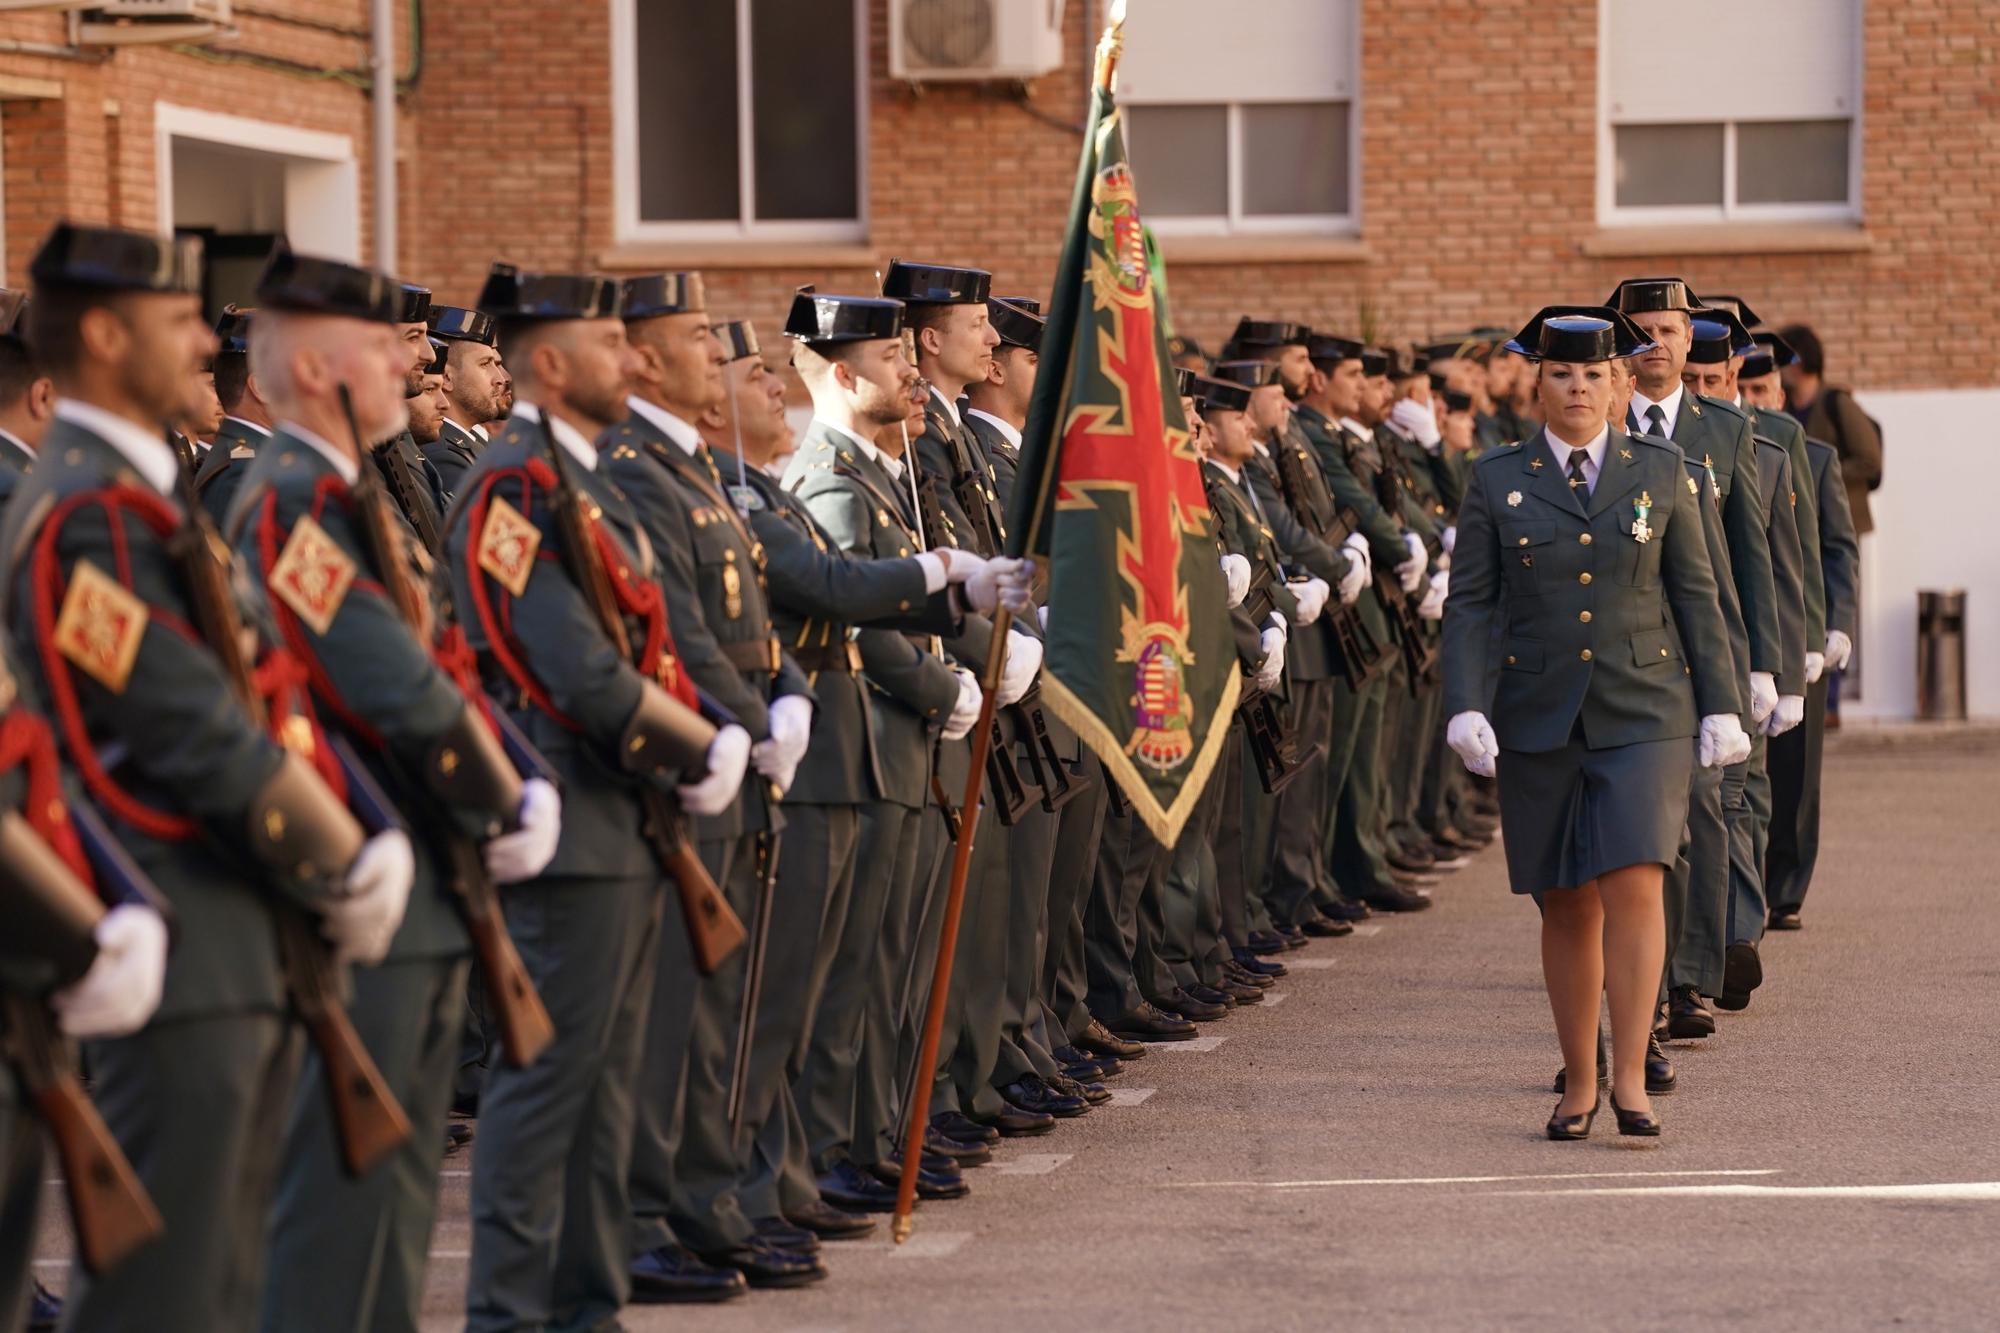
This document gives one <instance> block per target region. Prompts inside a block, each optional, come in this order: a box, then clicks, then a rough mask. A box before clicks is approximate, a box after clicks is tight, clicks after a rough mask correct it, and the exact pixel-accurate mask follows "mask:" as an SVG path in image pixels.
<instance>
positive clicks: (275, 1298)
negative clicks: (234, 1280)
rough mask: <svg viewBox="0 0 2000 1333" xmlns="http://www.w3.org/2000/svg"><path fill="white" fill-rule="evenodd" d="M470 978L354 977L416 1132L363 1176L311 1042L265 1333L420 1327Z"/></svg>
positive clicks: (441, 972) (399, 965) (273, 1254)
mask: <svg viewBox="0 0 2000 1333" xmlns="http://www.w3.org/2000/svg"><path fill="white" fill-rule="evenodd" d="M471 970H472V964H471V960H470V959H468V958H466V957H464V956H463V955H461V956H458V957H448V958H405V959H393V960H391V961H389V962H385V963H383V964H381V965H380V966H378V967H368V968H359V969H356V971H355V973H354V993H353V997H352V998H351V999H350V1000H349V1001H348V1005H347V1012H348V1015H349V1017H351V1018H352V1019H353V1020H354V1030H355V1032H356V1034H358V1035H359V1036H360V1038H361V1044H362V1045H363V1046H365V1047H367V1048H368V1053H369V1054H370V1055H371V1056H373V1057H374V1059H375V1064H376V1066H377V1067H378V1068H379V1069H380V1070H381V1071H382V1079H383V1081H384V1082H385V1083H387V1084H388V1085H389V1091H390V1092H391V1093H393V1094H394V1095H395V1098H396V1100H397V1101H398V1102H401V1103H402V1106H403V1110H404V1112H405V1113H406V1114H407V1115H408V1116H409V1118H410V1137H409V1138H408V1139H406V1140H405V1141H404V1142H403V1145H402V1146H401V1147H400V1148H398V1149H396V1151H395V1152H394V1153H392V1154H390V1155H389V1156H388V1158H386V1159H385V1160H383V1161H381V1162H378V1163H376V1165H375V1166H374V1167H373V1168H372V1169H371V1170H369V1171H368V1172H367V1173H366V1174H364V1175H362V1176H360V1177H359V1178H358V1179H357V1178H355V1177H351V1176H349V1175H348V1174H347V1172H346V1170H345V1168H344V1167H343V1166H342V1165H341V1162H340V1147H339V1140H338V1138H337V1137H336V1132H335V1126H334V1122H333V1114H332V1111H331V1109H330V1106H329V1103H328V1101H327V1089H326V1066H325V1065H324V1064H323V1063H322V1062H321V1061H320V1059H319V1057H318V1055H317V1053H315V1052H313V1051H311V1049H310V1048H308V1051H307V1055H306V1061H305V1066H304V1068H303V1070H302V1071H301V1073H300V1076H299V1083H298V1087H297V1088H296V1089H295V1090H294V1092H293V1094H292V1111H291V1123H290V1125H289V1126H288V1128H287V1130H286V1133H285V1155H284V1162H283V1165H282V1167H281V1168H280V1174H279V1178H278V1190H277V1197H276V1200H275V1202H274V1204H273V1207H272V1211H271V1234H270V1271H269V1277H268V1281H267V1282H266V1284H265V1290H264V1317H263V1327H264V1329H266V1330H267V1333H316V1331H317V1330H325V1331H326V1333H416V1330H417V1327H418V1325H419V1324H420V1323H421V1322H422V1318H423V1303H424V1268H425V1265H426V1264H427V1263H428V1261H429V1259H430V1241H431V1226H432V1223H433V1221H434V1220H435V1218H436V1215H437V1192H438V1167H439V1165H440V1164H441V1163H442V1162H443V1160H444V1128H445V1120H446V1118H447V1116H448V1115H449V1114H450V1111H451V1098H452V1071H453V1068H454V1066H455V1065H456V1063H457V1061H458V1055H459V1035H460V1033H459V1028H460V1024H461V1023H462V1022H463V1020H464V1016H465V980H466V976H467V974H468V973H469V972H470V971H471Z"/></svg>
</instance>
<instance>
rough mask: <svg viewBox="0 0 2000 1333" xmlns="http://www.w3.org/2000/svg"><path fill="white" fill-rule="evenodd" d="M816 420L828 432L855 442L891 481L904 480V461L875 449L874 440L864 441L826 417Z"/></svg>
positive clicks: (864, 455) (863, 455)
mask: <svg viewBox="0 0 2000 1333" xmlns="http://www.w3.org/2000/svg"><path fill="white" fill-rule="evenodd" d="M814 420H816V421H818V422H819V423H820V425H822V426H825V427H826V428H827V429H828V430H830V431H832V432H834V433H835V434H836V435H845V436H846V437H847V438H848V439H850V440H852V441H854V443H855V446H856V447H857V448H859V449H860V450H861V455H862V457H864V458H866V459H867V460H868V461H869V462H871V463H874V464H875V465H876V466H877V467H879V468H881V469H882V470H883V471H884V472H886V473H888V474H889V480H890V481H901V480H902V479H903V460H902V459H900V458H891V457H889V455H887V454H885V453H883V452H882V451H881V450H880V449H877V448H876V447H875V442H874V441H873V440H864V439H862V438H861V437H860V436H859V435H856V434H855V433H854V432H853V431H851V430H847V429H845V428H843V427H840V426H836V425H834V424H833V423H832V422H831V421H828V420H827V419H826V418H825V417H815V418H814Z"/></svg>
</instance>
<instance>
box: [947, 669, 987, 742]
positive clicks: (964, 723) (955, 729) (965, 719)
mask: <svg viewBox="0 0 2000 1333" xmlns="http://www.w3.org/2000/svg"><path fill="white" fill-rule="evenodd" d="M953 674H955V675H956V676H957V677H958V702H957V703H955V704H953V705H952V707H951V716H950V717H949V718H947V719H945V724H944V738H945V739H946V740H948V741H962V740H964V739H965V734H966V733H967V732H969V731H971V730H972V724H973V723H975V722H977V721H978V720H979V709H980V706H981V705H982V704H984V703H985V702H986V694H985V692H984V691H982V690H981V689H980V688H979V678H978V677H977V676H974V675H973V674H972V673H971V672H970V671H967V670H966V669H965V668H964V667H956V668H954V669H953Z"/></svg>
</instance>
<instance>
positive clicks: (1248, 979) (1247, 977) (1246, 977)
mask: <svg viewBox="0 0 2000 1333" xmlns="http://www.w3.org/2000/svg"><path fill="white" fill-rule="evenodd" d="M1222 975H1223V978H1224V979H1225V980H1227V981H1233V982H1235V983H1236V984H1237V985H1239V986H1255V987H1256V988H1257V989H1258V990H1269V989H1271V987H1273V986H1275V985H1277V984H1278V979H1277V978H1276V977H1267V976H1265V975H1264V974H1263V973H1262V972H1252V971H1251V970H1250V969H1249V968H1247V967H1240V966H1238V965H1237V964H1236V963H1234V962H1228V963H1224V964H1223V965H1222Z"/></svg>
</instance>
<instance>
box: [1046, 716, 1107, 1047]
mask: <svg viewBox="0 0 2000 1333" xmlns="http://www.w3.org/2000/svg"><path fill="white" fill-rule="evenodd" d="M1070 778H1071V781H1073V782H1084V783H1087V784H1089V785H1088V786H1086V787H1085V788H1084V790H1083V793H1082V794H1081V795H1079V796H1075V797H1072V798H1071V799H1070V803H1069V804H1068V805H1066V806H1064V807H1063V808H1062V810H1061V811H1060V812H1058V815H1057V819H1058V824H1057V828H1056V851H1055V865H1054V867H1053V870H1052V872H1051V874H1050V885H1049V944H1048V952H1047V956H1046V957H1045V958H1044V959H1043V963H1042V996H1043V1003H1044V1006H1045V1007H1046V1009H1047V1011H1048V1014H1049V1019H1050V1025H1051V1026H1050V1031H1049V1035H1050V1036H1051V1037H1053V1038H1055V1039H1056V1044H1057V1045H1061V1044H1062V1043H1063V1042H1066V1041H1075V1040H1076V1039H1077V1038H1078V1037H1080V1036H1082V1035H1083V1031H1084V1029H1085V1028H1087V1027H1089V1026H1090V1019H1091V1014H1090V1003H1089V994H1090V976H1089V973H1088V971H1087V969H1086V968H1085V966H1084V961H1083V913H1084V908H1085V906H1086V905H1087V904H1088V903H1089V901H1090V885H1091V880H1092V879H1093V877H1094V876H1095V874H1096V870H1097V845H1098V843H1099V842H1100V841H1101V840H1102V839H1103V837H1104V816H1105V812H1106V811H1107V810H1108V809H1109V807H1110V800H1109V796H1110V785H1109V779H1108V778H1106V777H1105V774H1104V764H1103V762H1102V761H1101V760H1099V759H1098V757H1097V756H1096V755H1095V754H1093V753H1091V752H1090V751H1089V750H1085V751H1084V755H1083V758H1082V760H1080V761H1079V762H1078V763H1076V764H1074V765H1072V766H1071V769H1070Z"/></svg>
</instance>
